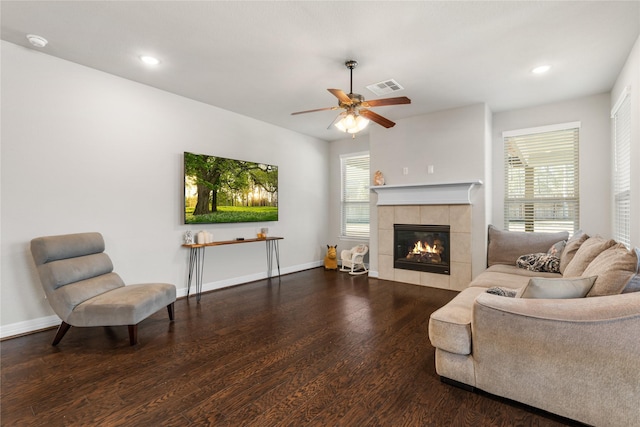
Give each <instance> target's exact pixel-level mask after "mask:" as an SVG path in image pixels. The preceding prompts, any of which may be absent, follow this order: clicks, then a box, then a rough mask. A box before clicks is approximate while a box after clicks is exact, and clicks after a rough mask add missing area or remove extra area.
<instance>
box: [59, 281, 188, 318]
mask: <svg viewBox="0 0 640 427" xmlns="http://www.w3.org/2000/svg"><path fill="white" fill-rule="evenodd" d="M175 300H176V287H175V286H174V285H170V284H167V283H145V284H139V285H129V286H123V287H121V288H117V289H114V290H112V291H109V292H105V293H103V294H101V295H98V296H96V297H94V298H91V299H89V300H87V301H85V302H83V303H82V304H79V305H78V306H77V307H76V308H75V309H74V310H73V312H72V313H71V314H70V315H69V318H68V320H67V321H66V322H67V323H69V324H70V325H71V326H105V325H114V326H115V325H136V324H138V323H140V322H141V321H142V320H144V319H145V318H146V317H148V316H150V315H152V314H153V313H155V312H156V311H158V310H160V309H161V308H163V307H166V306H167V305H169V304H171V303H172V302H174V301H175Z"/></svg>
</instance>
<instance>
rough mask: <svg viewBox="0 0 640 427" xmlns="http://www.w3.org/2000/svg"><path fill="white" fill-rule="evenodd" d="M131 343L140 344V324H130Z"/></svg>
mask: <svg viewBox="0 0 640 427" xmlns="http://www.w3.org/2000/svg"><path fill="white" fill-rule="evenodd" d="M129 344H131V345H136V344H138V325H129Z"/></svg>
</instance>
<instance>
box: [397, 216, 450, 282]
mask: <svg viewBox="0 0 640 427" xmlns="http://www.w3.org/2000/svg"><path fill="white" fill-rule="evenodd" d="M449 231H450V226H448V225H423V224H394V225H393V246H394V250H393V268H400V269H404V270H416V271H426V272H429V273H438V274H450V273H449V241H450V238H449V237H450V233H449Z"/></svg>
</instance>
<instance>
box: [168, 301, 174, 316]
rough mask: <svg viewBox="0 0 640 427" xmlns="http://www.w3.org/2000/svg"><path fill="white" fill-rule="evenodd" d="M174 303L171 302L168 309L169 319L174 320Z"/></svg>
mask: <svg viewBox="0 0 640 427" xmlns="http://www.w3.org/2000/svg"><path fill="white" fill-rule="evenodd" d="M173 304H174V303H171V304H169V305H168V306H167V311H168V312H169V320H173Z"/></svg>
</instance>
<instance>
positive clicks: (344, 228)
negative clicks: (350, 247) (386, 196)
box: [340, 151, 371, 241]
mask: <svg viewBox="0 0 640 427" xmlns="http://www.w3.org/2000/svg"><path fill="white" fill-rule="evenodd" d="M365 158H366V163H367V169H366V172H362V173H360V174H356V175H355V176H351V177H349V176H347V174H348V173H349V170H348V167H347V166H348V163H353V165H352V166H354V167H356V164H357V163H358V162H360V161H361V160H362V159H365ZM348 179H350V180H355V182H353V183H349V182H347V180H348ZM370 183H371V156H370V153H369V151H361V152H357V153H348V154H342V155H340V239H341V240H361V241H368V240H369V238H370V235H371V214H370V200H371V196H370ZM354 185H355V186H358V187H359V189H358V190H357V191H356V192H353V191H349V189H350V188H353V186H354ZM347 198H348V199H350V200H346V199H347ZM358 210H359V211H360V213H361V214H363V215H362V217H361V219H364V218H365V217H366V227H363V226H360V227H359V226H358V224H364V223H363V222H349V221H348V217H349V216H350V214H351V215H355V216H357V211H358ZM354 212H356V213H355V214H354ZM358 228H360V229H361V230H360V231H358Z"/></svg>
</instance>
